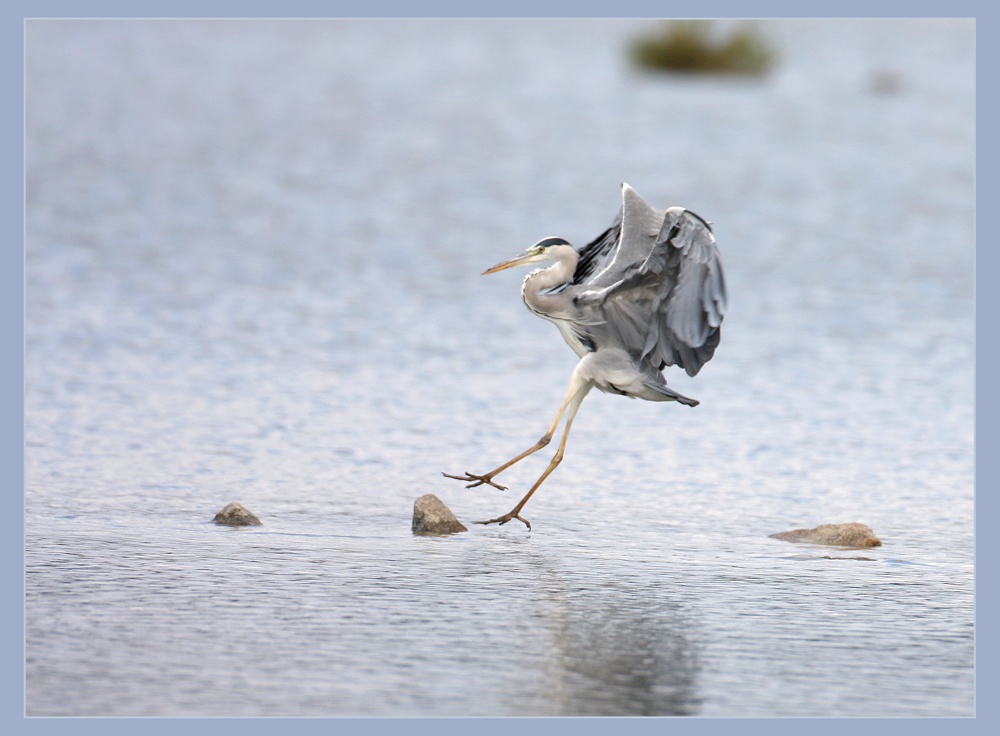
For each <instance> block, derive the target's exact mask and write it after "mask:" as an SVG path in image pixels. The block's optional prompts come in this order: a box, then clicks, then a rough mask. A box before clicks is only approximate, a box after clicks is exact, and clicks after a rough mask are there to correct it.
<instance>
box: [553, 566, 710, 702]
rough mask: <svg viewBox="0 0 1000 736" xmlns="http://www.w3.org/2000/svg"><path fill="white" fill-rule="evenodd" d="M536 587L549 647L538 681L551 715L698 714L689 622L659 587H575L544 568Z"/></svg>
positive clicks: (609, 584)
mask: <svg viewBox="0 0 1000 736" xmlns="http://www.w3.org/2000/svg"><path fill="white" fill-rule="evenodd" d="M560 578H562V579H560ZM540 582H542V585H541V586H540V588H541V589H542V590H544V591H545V593H546V594H545V595H544V597H543V599H542V600H541V601H540V604H541V605H540V609H539V610H538V611H537V614H536V615H537V616H538V618H539V619H540V621H538V623H539V624H541V626H543V627H544V628H545V629H547V630H548V631H549V632H550V634H551V642H552V657H551V660H550V662H549V663H548V664H547V665H546V669H547V672H546V673H545V676H544V678H543V682H544V683H545V685H544V686H545V687H546V689H547V690H548V692H547V693H546V697H545V699H546V700H547V701H548V704H549V705H550V708H551V710H552V711H553V714H554V715H562V716H643V715H646V716H686V715H696V714H697V713H698V710H699V707H700V701H699V698H698V694H697V675H698V652H697V647H696V644H695V641H694V639H695V638H696V637H695V636H694V630H693V623H692V621H691V619H690V616H689V615H688V614H687V613H685V611H684V610H683V608H682V607H681V605H679V604H678V603H677V602H676V601H672V600H671V599H670V598H669V597H668V596H667V595H665V594H664V591H663V589H653V590H651V589H649V585H648V583H646V584H639V585H638V586H637V587H632V586H630V585H629V583H628V582H627V581H622V580H618V581H614V582H612V581H608V582H604V583H603V584H602V583H601V582H595V581H593V580H589V581H588V584H587V585H586V586H585V587H581V586H574V585H573V584H572V583H570V582H569V581H568V580H567V579H565V578H564V577H562V576H557V575H556V574H555V573H552V572H551V571H549V574H548V575H546V579H545V580H544V582H543V581H540Z"/></svg>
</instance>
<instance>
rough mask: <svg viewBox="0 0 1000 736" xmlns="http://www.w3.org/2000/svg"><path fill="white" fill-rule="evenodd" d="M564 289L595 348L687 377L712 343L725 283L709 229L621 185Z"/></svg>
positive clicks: (711, 348) (709, 354)
mask: <svg viewBox="0 0 1000 736" xmlns="http://www.w3.org/2000/svg"><path fill="white" fill-rule="evenodd" d="M568 291H570V293H571V294H572V295H573V297H574V303H575V304H576V306H577V308H578V309H579V310H580V315H581V320H580V322H581V325H580V328H581V329H582V331H583V332H585V333H586V334H587V337H588V338H589V339H590V340H591V341H592V342H593V343H594V344H595V345H597V346H598V348H600V347H602V346H615V347H620V348H623V349H625V350H627V351H628V352H629V353H630V354H632V355H633V356H634V357H635V358H636V359H638V360H640V361H647V360H648V361H649V363H651V364H652V365H653V366H654V367H655V368H657V369H662V368H663V367H664V366H665V365H678V366H680V367H682V368H683V369H684V370H685V371H687V373H688V375H691V376H693V375H695V374H696V373H697V372H698V371H699V370H701V367H702V366H703V365H704V364H705V363H707V362H708V361H709V360H710V359H711V358H712V355H713V354H714V353H715V348H716V347H717V346H718V344H719V328H720V325H721V324H722V318H723V315H724V314H725V309H726V284H725V278H724V276H723V272H722V262H721V261H720V259H719V251H718V248H717V247H716V244H715V236H714V235H713V234H712V229H711V227H710V226H709V224H708V223H707V222H705V221H704V220H703V219H701V218H700V217H698V215H696V214H694V213H693V212H691V211H689V210H686V209H684V208H682V207H671V208H669V209H668V210H666V211H665V212H664V211H661V210H656V209H654V208H653V207H650V206H649V205H648V204H647V203H646V202H645V201H643V199H642V198H641V197H639V195H638V194H636V193H635V190H633V189H632V188H631V187H630V186H629V185H628V184H624V185H622V209H621V212H620V213H619V215H618V217H617V218H616V220H615V222H614V223H613V224H612V225H611V227H609V228H608V229H607V230H606V231H605V232H604V233H602V234H601V235H600V236H599V237H598V238H597V239H595V240H594V241H593V242H591V243H590V244H588V245H586V246H584V248H583V249H581V251H580V259H579V261H578V262H577V267H576V272H575V274H574V278H573V284H572V285H570V286H569V287H568Z"/></svg>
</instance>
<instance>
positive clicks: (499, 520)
mask: <svg viewBox="0 0 1000 736" xmlns="http://www.w3.org/2000/svg"><path fill="white" fill-rule="evenodd" d="M511 519H517V520H518V521H520V522H522V523H523V524H524V525H525V526H526V527H528V531H529V532H530V531H531V522H529V521H528V520H527V519H525V518H524V517H523V516H519V515H518V514H515V513H514V512H513V511H511V512H510V513H509V514H504V515H503V516H498V517H497V518H495V519H490V520H489V521H477V522H475V523H476V524H496V525H498V526H503V525H504V524H506V523H507V522H508V521H510V520H511Z"/></svg>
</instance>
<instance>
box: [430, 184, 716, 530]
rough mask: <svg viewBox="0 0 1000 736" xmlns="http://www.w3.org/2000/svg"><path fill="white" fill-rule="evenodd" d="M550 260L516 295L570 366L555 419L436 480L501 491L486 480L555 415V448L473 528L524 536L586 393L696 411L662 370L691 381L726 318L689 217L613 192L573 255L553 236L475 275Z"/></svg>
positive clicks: (702, 230) (699, 231)
mask: <svg viewBox="0 0 1000 736" xmlns="http://www.w3.org/2000/svg"><path fill="white" fill-rule="evenodd" d="M551 261H554V263H553V264H552V265H551V266H549V267H548V268H539V269H536V270H534V271H532V272H531V273H529V274H528V275H527V277H526V278H525V279H524V284H523V286H522V287H521V295H522V297H523V298H524V303H525V305H527V307H528V309H529V310H531V311H532V312H534V313H535V314H537V315H538V316H539V317H544V318H545V319H547V320H549V321H551V322H553V323H554V324H555V325H556V327H558V328H559V332H560V333H561V334H562V336H563V338H564V339H565V340H566V342H567V343H568V344H569V346H570V347H571V348H572V349H573V351H574V352H575V353H576V354H577V355H578V356H579V358H580V362H579V363H578V364H577V366H576V368H575V369H574V370H573V374H572V376H571V377H570V381H569V389H568V390H567V391H566V396H565V398H564V399H563V401H562V404H560V406H559V410H558V411H557V412H556V416H555V419H554V420H553V421H552V424H551V425H550V426H549V429H548V431H547V432H546V433H545V434H544V435H543V436H542V438H541V439H540V440H538V442H536V443H535V444H534V445H532V446H531V447H529V448H528V449H527V450H525V451H524V452H522V453H521V454H520V455H518V456H516V457H514V458H512V459H510V460H508V461H507V462H505V463H504V464H503V465H500V466H499V467H497V468H494V469H493V470H491V471H489V472H488V473H483V474H482V475H477V474H474V473H469V472H466V473H465V475H450V474H448V473H442V475H444V476H445V477H448V478H455V479H456V480H461V481H469V483H468V485H467V486H466V487H467V488H474V487H476V486H480V485H483V484H489V485H491V486H494V487H495V488H499V489H500V490H506V487H505V486H501V485H499V484H498V483H495V482H494V481H493V479H494V478H495V477H496V476H497V475H499V474H500V473H502V472H503V471H504V470H506V469H507V468H509V467H510V466H512V465H514V464H515V463H517V462H519V461H521V460H523V459H524V458H526V457H528V455H531V454H532V453H534V452H537V451H538V450H540V449H542V448H543V447H545V446H546V445H547V444H549V442H550V441H551V440H552V437H553V436H554V435H555V431H556V429H557V428H558V426H559V422H560V420H561V419H562V417H563V415H564V414H565V415H566V426H565V429H564V430H563V434H562V438H561V440H560V442H559V449H558V450H557V451H556V453H555V455H554V456H553V458H552V460H551V462H549V465H548V467H547V468H546V469H545V472H543V473H542V475H541V476H540V477H539V478H538V480H537V481H535V484H534V485H533V486H532V487H531V488H530V490H529V491H528V493H527V494H526V495H525V496H524V498H522V499H521V500H520V501H519V502H518V504H517V505H516V506H515V507H514V508H513V509H512V510H511V511H510V513H507V514H504V515H503V516H498V517H497V518H495V519H490V520H488V521H479V522H476V523H477V524H500V525H503V524H506V523H507V522H508V521H510V520H511V519H517V520H518V521H521V522H523V523H524V524H525V525H526V526H527V527H528V529H529V530H530V529H531V524H530V523H529V522H528V520H527V519H525V518H523V517H522V516H521V515H520V514H521V509H523V508H524V505H525V504H526V503H527V502H528V499H529V498H531V496H532V494H533V493H534V492H535V491H536V490H538V487H539V486H540V485H541V484H542V483H543V482H544V481H545V479H546V478H547V477H548V476H549V474H550V473H552V471H553V470H555V468H556V466H557V465H559V463H560V462H562V458H563V454H564V452H565V450H566V440H567V438H568V437H569V431H570V428H571V427H572V426H573V419H574V418H575V417H576V413H577V410H578V409H579V408H580V403H581V402H582V401H583V399H584V397H585V396H586V395H587V393H588V392H589V391H590V390H591V389H592V388H596V389H598V390H600V391H604V392H605V393H610V394H619V395H622V396H628V397H630V398H638V399H645V400H646V401H678V402H680V403H682V404H685V405H686V406H697V405H698V402H697V401H696V400H695V399H691V398H688V397H687V396H682V395H681V394H679V393H677V392H676V391H674V390H673V389H672V388H669V387H668V386H667V381H666V379H665V378H664V376H663V369H664V368H665V367H666V366H669V365H677V366H679V367H681V368H683V369H684V370H685V371H686V372H687V374H688V375H690V376H694V375H695V374H696V373H698V371H699V370H701V367H702V366H703V365H704V364H705V363H707V362H708V361H709V360H711V358H712V355H713V354H714V353H715V349H716V347H717V346H718V344H719V335H720V326H721V324H722V317H723V315H724V314H725V310H726V284H725V278H724V276H723V273H722V262H721V260H720V258H719V251H718V248H717V247H716V244H715V236H714V235H713V234H712V228H711V225H710V224H709V223H708V222H707V221H705V220H703V219H702V218H701V217H699V216H698V215H696V214H695V213H693V212H691V211H690V210H687V209H685V208H683V207H670V208H668V209H667V210H665V211H664V210H657V209H654V208H653V207H651V206H650V205H649V204H647V203H646V202H645V201H644V200H643V199H642V198H641V197H640V196H639V195H638V194H636V192H635V190H634V189H632V187H630V186H629V185H628V184H622V207H621V210H620V212H619V214H618V217H616V218H615V221H614V222H613V223H612V224H611V226H610V227H609V228H608V229H607V230H605V231H604V232H603V233H601V234H600V235H599V236H598V237H597V238H596V239H595V240H594V241H593V242H591V243H589V244H588V245H585V246H584V247H583V248H581V249H580V250H577V249H576V248H574V247H573V246H572V245H570V244H569V242H567V241H566V240H564V239H562V238H557V237H548V238H544V239H542V240H540V241H538V242H537V243H535V244H534V245H533V246H531V247H530V248H528V250H526V251H525V252H524V253H522V254H520V255H518V256H515V257H514V258H511V259H510V260H507V261H503V262H502V263H498V264H497V265H495V266H493V267H492V268H488V269H486V271H484V272H483V275H484V276H485V275H486V274H491V273H497V272H499V271H503V270H506V269H508V268H512V267H514V266H526V265H529V264H532V263H545V262H551Z"/></svg>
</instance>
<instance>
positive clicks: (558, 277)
mask: <svg viewBox="0 0 1000 736" xmlns="http://www.w3.org/2000/svg"><path fill="white" fill-rule="evenodd" d="M562 248H565V251H563V252H561V253H559V254H558V260H557V261H556V262H555V263H553V264H552V265H551V266H549V267H548V268H540V269H537V270H535V271H532V272H531V273H529V274H528V275H527V277H526V278H525V279H524V284H523V285H522V286H521V295H522V296H523V297H524V303H525V304H526V305H527V307H528V309H530V310H531V311H532V312H534V313H535V314H537V315H539V316H542V317H549V318H556V319H558V318H561V317H565V316H566V315H564V314H563V312H564V311H565V301H566V299H565V297H563V296H561V295H559V294H547V293H545V292H547V291H548V290H549V289H552V288H554V287H556V286H561V285H562V284H568V283H569V282H571V281H572V280H573V273H574V272H575V271H576V262H577V259H578V258H579V255H578V254H577V252H576V250H575V249H574V248H572V247H571V246H562ZM560 250H562V249H560Z"/></svg>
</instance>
